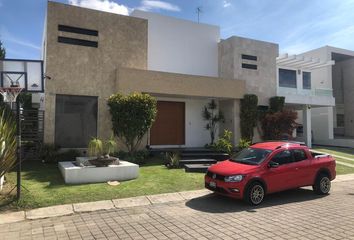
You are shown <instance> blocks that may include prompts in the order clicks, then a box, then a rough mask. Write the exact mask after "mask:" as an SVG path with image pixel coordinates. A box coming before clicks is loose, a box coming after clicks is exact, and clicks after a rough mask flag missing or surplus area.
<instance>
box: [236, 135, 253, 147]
mask: <svg viewBox="0 0 354 240" xmlns="http://www.w3.org/2000/svg"><path fill="white" fill-rule="evenodd" d="M250 145H251V142H250V141H249V140H248V139H244V138H241V139H240V141H239V143H238V145H237V147H238V149H239V150H242V149H245V148H248V147H249V146H250Z"/></svg>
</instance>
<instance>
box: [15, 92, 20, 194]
mask: <svg viewBox="0 0 354 240" xmlns="http://www.w3.org/2000/svg"><path fill="white" fill-rule="evenodd" d="M16 125H17V128H16V131H17V140H16V141H17V151H16V155H17V186H16V187H17V195H16V199H17V201H18V200H20V197H21V113H20V100H19V98H16Z"/></svg>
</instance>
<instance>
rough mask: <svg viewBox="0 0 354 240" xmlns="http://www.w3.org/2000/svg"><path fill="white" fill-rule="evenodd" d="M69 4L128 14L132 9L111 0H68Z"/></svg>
mask: <svg viewBox="0 0 354 240" xmlns="http://www.w3.org/2000/svg"><path fill="white" fill-rule="evenodd" d="M69 4H71V5H75V6H80V7H85V8H91V9H96V10H101V11H105V12H111V13H118V14H122V15H129V13H130V12H131V10H132V9H130V8H129V7H127V6H125V5H123V4H118V3H116V2H114V1H111V0H69Z"/></svg>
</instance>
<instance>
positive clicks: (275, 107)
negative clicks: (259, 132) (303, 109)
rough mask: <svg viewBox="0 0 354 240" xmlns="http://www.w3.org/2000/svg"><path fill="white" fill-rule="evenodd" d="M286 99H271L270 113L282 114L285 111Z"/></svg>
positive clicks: (276, 97)
mask: <svg viewBox="0 0 354 240" xmlns="http://www.w3.org/2000/svg"><path fill="white" fill-rule="evenodd" d="M284 104H285V97H279V96H275V97H271V98H270V99H269V111H270V112H272V113H275V112H280V111H282V110H283V109H284Z"/></svg>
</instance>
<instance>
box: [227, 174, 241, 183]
mask: <svg viewBox="0 0 354 240" xmlns="http://www.w3.org/2000/svg"><path fill="white" fill-rule="evenodd" d="M243 178H244V175H232V176H227V177H225V179H224V180H225V182H241V181H242V179H243Z"/></svg>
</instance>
